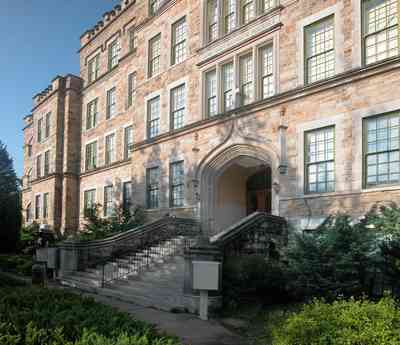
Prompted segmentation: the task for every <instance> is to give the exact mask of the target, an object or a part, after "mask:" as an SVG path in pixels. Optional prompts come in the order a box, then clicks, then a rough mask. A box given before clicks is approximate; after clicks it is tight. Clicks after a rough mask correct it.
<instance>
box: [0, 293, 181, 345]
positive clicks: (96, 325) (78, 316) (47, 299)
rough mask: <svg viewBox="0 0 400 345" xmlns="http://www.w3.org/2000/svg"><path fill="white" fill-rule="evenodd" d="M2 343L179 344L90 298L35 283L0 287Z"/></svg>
mask: <svg viewBox="0 0 400 345" xmlns="http://www.w3.org/2000/svg"><path fill="white" fill-rule="evenodd" d="M0 343H1V344H4V345H178V344H179V342H178V341H177V340H176V339H175V338H173V337H168V336H161V335H159V334H157V333H156V331H155V329H154V327H153V326H150V325H148V324H146V323H144V322H141V321H136V320H134V319H132V318H131V317H130V316H129V315H128V314H126V313H121V312H117V311H116V310H114V309H112V308H110V307H108V306H105V305H102V304H98V303H96V302H95V301H94V300H93V299H89V298H82V297H80V296H77V295H74V294H70V293H66V292H63V291H56V290H47V289H38V288H29V289H28V288H13V289H0Z"/></svg>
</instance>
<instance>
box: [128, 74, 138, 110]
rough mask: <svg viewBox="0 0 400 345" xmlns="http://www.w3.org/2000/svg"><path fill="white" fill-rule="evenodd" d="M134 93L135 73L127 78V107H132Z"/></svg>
mask: <svg viewBox="0 0 400 345" xmlns="http://www.w3.org/2000/svg"><path fill="white" fill-rule="evenodd" d="M135 93H136V72H134V73H131V74H129V76H128V107H130V106H132V104H133V100H134V98H135Z"/></svg>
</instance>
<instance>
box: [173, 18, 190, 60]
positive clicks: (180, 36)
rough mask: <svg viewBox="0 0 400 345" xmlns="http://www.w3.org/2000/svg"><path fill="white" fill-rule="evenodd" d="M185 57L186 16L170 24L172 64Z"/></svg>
mask: <svg viewBox="0 0 400 345" xmlns="http://www.w3.org/2000/svg"><path fill="white" fill-rule="evenodd" d="M185 59H186V18H182V19H180V20H179V21H177V22H176V23H175V24H173V25H172V63H171V64H172V65H175V64H178V63H181V62H182V61H183V60H185Z"/></svg>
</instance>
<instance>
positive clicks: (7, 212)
mask: <svg viewBox="0 0 400 345" xmlns="http://www.w3.org/2000/svg"><path fill="white" fill-rule="evenodd" d="M20 226H21V208H20V195H19V182H18V179H17V175H16V173H15V170H14V168H13V161H12V159H11V157H10V155H9V154H8V152H7V147H6V146H5V145H4V144H3V143H2V142H1V141H0V252H12V251H15V249H16V245H17V242H18V237H19V229H20Z"/></svg>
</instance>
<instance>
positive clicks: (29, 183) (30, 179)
mask: <svg viewBox="0 0 400 345" xmlns="http://www.w3.org/2000/svg"><path fill="white" fill-rule="evenodd" d="M27 180H28V187H29V186H30V185H31V183H32V169H29V170H28V173H27Z"/></svg>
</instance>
